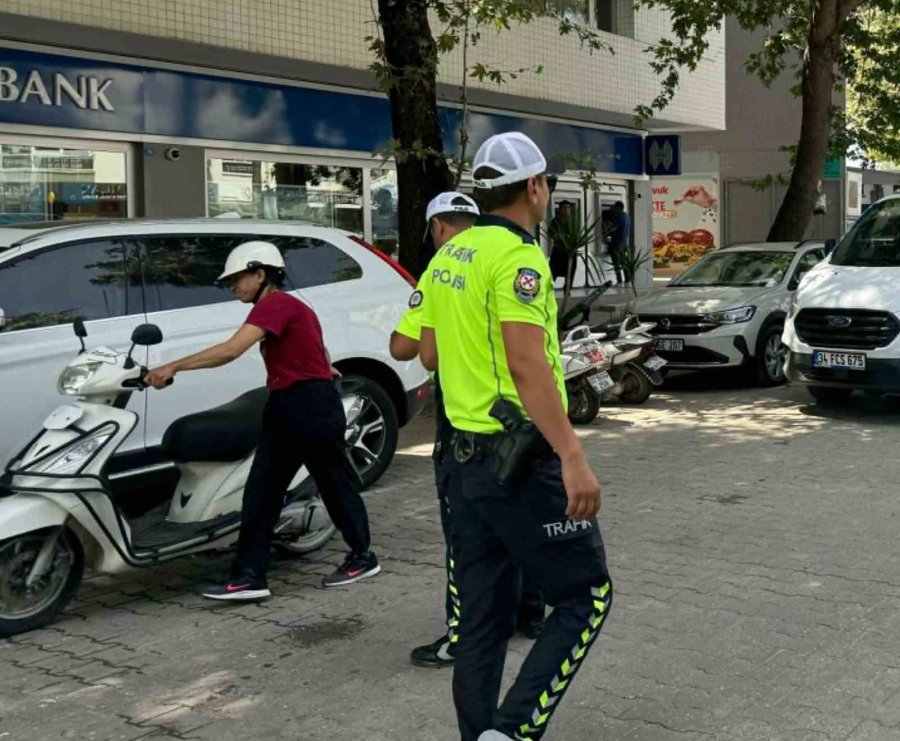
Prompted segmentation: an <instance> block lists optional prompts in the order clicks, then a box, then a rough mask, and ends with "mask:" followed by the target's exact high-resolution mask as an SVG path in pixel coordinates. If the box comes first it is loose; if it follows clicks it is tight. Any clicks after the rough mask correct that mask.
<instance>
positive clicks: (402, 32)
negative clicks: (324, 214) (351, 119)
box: [378, 0, 453, 276]
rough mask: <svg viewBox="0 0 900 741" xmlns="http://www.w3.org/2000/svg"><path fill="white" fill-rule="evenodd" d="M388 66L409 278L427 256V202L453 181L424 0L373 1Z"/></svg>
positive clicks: (404, 260)
mask: <svg viewBox="0 0 900 741" xmlns="http://www.w3.org/2000/svg"><path fill="white" fill-rule="evenodd" d="M378 13H379V21H380V24H381V29H382V34H383V36H384V50H385V57H386V60H387V64H388V66H389V67H390V70H391V74H392V77H393V84H392V85H391V88H390V90H389V92H388V96H389V98H390V103H391V125H392V128H393V135H394V139H395V140H396V141H397V144H398V147H399V151H398V152H397V191H398V199H399V203H398V209H397V211H398V221H399V240H400V245H399V246H400V263H401V264H402V265H403V266H404V267H405V268H406V269H407V270H409V271H410V272H411V273H412V274H413V275H415V276H419V275H421V274H422V272H423V271H424V270H425V267H426V265H427V264H428V260H429V259H431V255H432V253H431V252H430V250H428V249H427V248H426V246H425V244H424V243H423V240H422V233H423V231H424V229H425V209H426V207H427V206H428V201H429V200H431V199H432V198H433V197H434V196H436V195H437V194H438V193H440V192H441V191H444V190H450V187H451V183H452V182H453V178H452V175H451V172H450V168H449V166H448V165H447V161H446V160H445V159H444V157H443V154H442V153H443V151H444V143H443V139H442V137H441V127H440V125H439V123H438V114H437V89H436V88H437V81H436V77H437V63H438V54H437V46H436V44H435V42H434V36H433V35H432V33H431V26H430V25H429V23H428V3H427V1H426V0H378Z"/></svg>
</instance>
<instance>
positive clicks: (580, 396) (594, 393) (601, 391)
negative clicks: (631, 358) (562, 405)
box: [560, 325, 616, 425]
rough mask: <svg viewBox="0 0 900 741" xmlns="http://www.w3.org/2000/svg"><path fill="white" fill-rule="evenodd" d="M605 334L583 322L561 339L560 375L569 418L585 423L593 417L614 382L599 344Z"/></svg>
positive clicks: (578, 422) (601, 346)
mask: <svg viewBox="0 0 900 741" xmlns="http://www.w3.org/2000/svg"><path fill="white" fill-rule="evenodd" d="M605 336H606V335H604V334H602V333H599V334H598V333H593V332H591V329H590V327H588V326H587V325H582V326H579V327H575V328H574V329H570V330H569V331H568V332H566V333H565V334H564V335H563V337H562V339H561V340H560V357H561V358H562V362H563V377H564V378H565V381H566V394H567V396H568V398H569V421H571V422H572V424H576V425H586V424H590V423H591V422H593V421H594V419H596V417H597V414H598V413H599V411H600V402H601V401H602V399H603V397H604V395H605V394H606V393H607V392H608V391H609V390H610V389H612V388H613V387H614V386H615V385H616V382H615V381H614V380H613V379H612V377H611V376H610V375H609V373H608V372H607V369H608V368H609V365H610V363H609V357H608V355H607V352H606V350H605V348H604V346H603V344H602V340H603V338H604V337H605Z"/></svg>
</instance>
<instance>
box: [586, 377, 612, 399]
mask: <svg viewBox="0 0 900 741" xmlns="http://www.w3.org/2000/svg"><path fill="white" fill-rule="evenodd" d="M588 383H589V384H591V388H593V389H594V391H596V392H597V393H598V394H602V393H603V392H604V391H608V390H609V389H611V388H612V387H613V386H615V385H616V382H615V381H613V380H612V376H610V375H609V373H607V372H606V371H600V372H599V373H595V374H594V375H592V376H588Z"/></svg>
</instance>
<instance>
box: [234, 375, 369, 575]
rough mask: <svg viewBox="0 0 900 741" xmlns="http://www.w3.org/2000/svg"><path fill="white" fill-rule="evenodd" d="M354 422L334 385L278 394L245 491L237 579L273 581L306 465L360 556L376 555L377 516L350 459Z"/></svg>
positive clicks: (301, 386)
mask: <svg viewBox="0 0 900 741" xmlns="http://www.w3.org/2000/svg"><path fill="white" fill-rule="evenodd" d="M346 428H347V418H346V416H345V415H344V407H343V405H342V403H341V397H340V394H339V393H338V391H337V387H336V386H335V384H334V383H333V382H332V381H325V380H322V381H300V382H298V383H295V384H294V385H293V386H291V387H290V388H287V389H284V390H283V391H272V392H271V393H270V394H269V401H268V403H267V404H266V409H265V412H264V414H263V428H262V434H261V436H260V441H259V447H258V448H257V449H256V456H255V457H254V459H253V465H252V466H251V468H250V475H249V477H248V479H247V485H246V486H245V488H244V501H243V509H242V511H241V532H240V537H239V538H238V553H237V558H236V560H235V566H234V573H235V575H243V574H245V573H247V572H252V573H253V574H254V575H256V576H258V577H261V578H265V575H266V571H267V569H268V566H269V550H270V547H271V545H272V533H273V531H274V530H275V525H277V524H278V517H279V515H280V514H281V509H282V507H284V501H285V495H286V494H287V488H288V486H290V483H291V480H292V479H293V478H294V476H295V475H296V474H297V471H298V470H300V467H301V466H303V465H305V466H306V467H307V469H308V470H309V473H310V475H311V476H312V477H313V480H314V481H315V482H316V486H317V487H318V489H319V493H320V494H321V496H322V500H323V501H324V503H325V507H326V509H327V510H328V514H329V516H330V517H331V521H332V522H333V523H334V524H335V525H336V526H337V529H338V530H340V532H341V535H343V536H344V541H345V542H346V543H347V545H348V546H349V548H350V550H352V551H354V552H363V551H367V550H369V542H370V538H369V517H368V513H367V512H366V505H365V503H364V502H363V500H362V497H361V496H360V494H359V478H358V477H357V476H356V473H355V471H354V470H353V468H352V466H351V465H350V462H349V460H348V459H347V452H346V447H345V444H344V435H345V433H346Z"/></svg>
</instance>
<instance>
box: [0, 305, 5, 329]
mask: <svg viewBox="0 0 900 741" xmlns="http://www.w3.org/2000/svg"><path fill="white" fill-rule="evenodd" d="M5 326H6V314H5V313H4V312H3V309H0V332H2V331H3V328H4V327H5Z"/></svg>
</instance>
